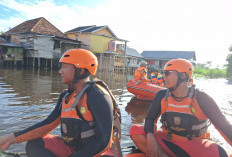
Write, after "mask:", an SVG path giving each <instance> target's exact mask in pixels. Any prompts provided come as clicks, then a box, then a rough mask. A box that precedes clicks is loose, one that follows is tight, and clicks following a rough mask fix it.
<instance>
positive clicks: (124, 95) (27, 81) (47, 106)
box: [0, 69, 232, 155]
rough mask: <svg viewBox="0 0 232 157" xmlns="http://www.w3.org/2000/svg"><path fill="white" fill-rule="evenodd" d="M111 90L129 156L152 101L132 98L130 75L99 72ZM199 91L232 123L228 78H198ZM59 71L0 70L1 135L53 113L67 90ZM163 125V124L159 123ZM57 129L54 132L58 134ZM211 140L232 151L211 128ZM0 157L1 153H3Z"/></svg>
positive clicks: (16, 149) (17, 148)
mask: <svg viewBox="0 0 232 157" xmlns="http://www.w3.org/2000/svg"><path fill="white" fill-rule="evenodd" d="M96 76H97V78H99V79H102V80H103V81H105V82H106V84H107V85H108V86H109V87H110V89H111V90H112V92H113V94H114V95H115V98H116V100H117V102H118V104H119V107H120V109H121V112H122V149H123V152H124V153H126V152H127V151H129V150H130V148H128V146H133V143H132V141H131V140H130V137H129V129H130V127H131V126H132V125H133V124H144V119H145V117H146V114H147V111H148V109H149V106H150V103H151V102H150V101H141V100H138V99H136V98H135V97H133V95H132V94H131V93H129V92H128V91H127V89H126V83H127V82H128V81H129V80H130V79H132V78H133V75H131V74H125V75H124V74H122V72H121V73H115V72H99V73H97V75H96ZM194 82H195V83H196V84H197V87H198V88H201V89H204V90H205V91H206V93H208V94H209V95H210V96H212V97H213V98H214V100H215V101H216V102H217V104H218V105H219V107H220V109H221V111H222V112H223V114H224V115H225V116H226V118H227V119H228V121H230V123H231V124H232V84H228V81H227V80H225V79H202V78H201V79H195V80H194ZM66 87H67V86H66V85H63V84H62V83H61V81H60V77H59V73H58V71H50V70H32V69H31V70H28V69H0V124H1V125H0V136H1V135H5V134H8V133H10V132H14V131H18V130H21V129H24V128H27V127H29V126H31V125H33V124H35V123H37V122H40V121H42V120H43V119H45V118H46V117H47V115H49V114H50V113H51V111H52V110H53V108H54V106H55V105H56V102H57V99H58V97H59V94H60V93H61V92H62V91H63V90H64V89H66ZM158 126H160V124H158ZM59 129H60V128H59V127H58V128H57V129H55V130H54V131H53V132H52V133H53V134H59V132H60V130H59ZM209 130H210V131H211V137H212V139H213V140H215V141H216V142H217V143H219V144H220V145H222V146H223V147H224V148H227V149H231V147H230V146H229V144H227V143H226V141H225V140H224V139H223V137H222V136H220V134H219V133H218V132H217V131H216V130H215V129H214V127H213V125H211V126H210V128H209ZM24 147H25V143H21V144H15V145H12V146H10V148H9V149H8V150H7V153H9V154H11V153H19V154H25V148H24ZM0 155H1V154H0Z"/></svg>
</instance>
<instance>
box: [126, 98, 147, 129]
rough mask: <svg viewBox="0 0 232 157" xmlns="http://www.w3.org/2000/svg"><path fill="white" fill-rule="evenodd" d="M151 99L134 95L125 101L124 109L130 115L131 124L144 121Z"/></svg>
mask: <svg viewBox="0 0 232 157" xmlns="http://www.w3.org/2000/svg"><path fill="white" fill-rule="evenodd" d="M150 105H151V101H145V100H139V99H137V98H136V97H135V96H133V97H132V98H131V100H130V101H129V102H128V103H127V106H126V107H125V111H126V112H127V113H128V115H130V116H131V120H132V123H133V124H137V123H144V120H145V118H146V116H147V111H148V109H149V107H150Z"/></svg>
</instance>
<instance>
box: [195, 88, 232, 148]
mask: <svg viewBox="0 0 232 157" xmlns="http://www.w3.org/2000/svg"><path fill="white" fill-rule="evenodd" d="M196 98H197V102H198V105H199V107H200V108H201V109H202V111H203V112H204V114H205V115H206V116H207V117H208V118H209V120H210V121H211V122H212V124H213V125H214V126H215V128H216V129H217V130H218V131H219V132H220V134H221V135H222V136H223V138H224V139H225V140H226V141H227V142H228V143H229V144H230V145H231V146H232V125H231V124H230V123H229V122H228V121H227V119H226V118H225V116H224V115H223V114H222V112H221V111H220V109H219V107H218V105H217V104H216V102H215V101H214V100H213V99H212V98H211V97H210V96H209V95H207V94H206V93H205V92H203V91H199V90H196Z"/></svg>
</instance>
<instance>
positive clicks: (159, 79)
mask: <svg viewBox="0 0 232 157" xmlns="http://www.w3.org/2000/svg"><path fill="white" fill-rule="evenodd" d="M151 81H152V82H151V83H152V84H154V85H157V86H161V87H163V77H162V75H161V74H160V73H158V75H157V76H156V75H155V73H154V72H152V73H151Z"/></svg>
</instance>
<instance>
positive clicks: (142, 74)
mask: <svg viewBox="0 0 232 157" xmlns="http://www.w3.org/2000/svg"><path fill="white" fill-rule="evenodd" d="M144 80H147V69H146V68H145V67H140V68H137V69H136V70H135V74H134V81H143V82H147V81H144Z"/></svg>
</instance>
